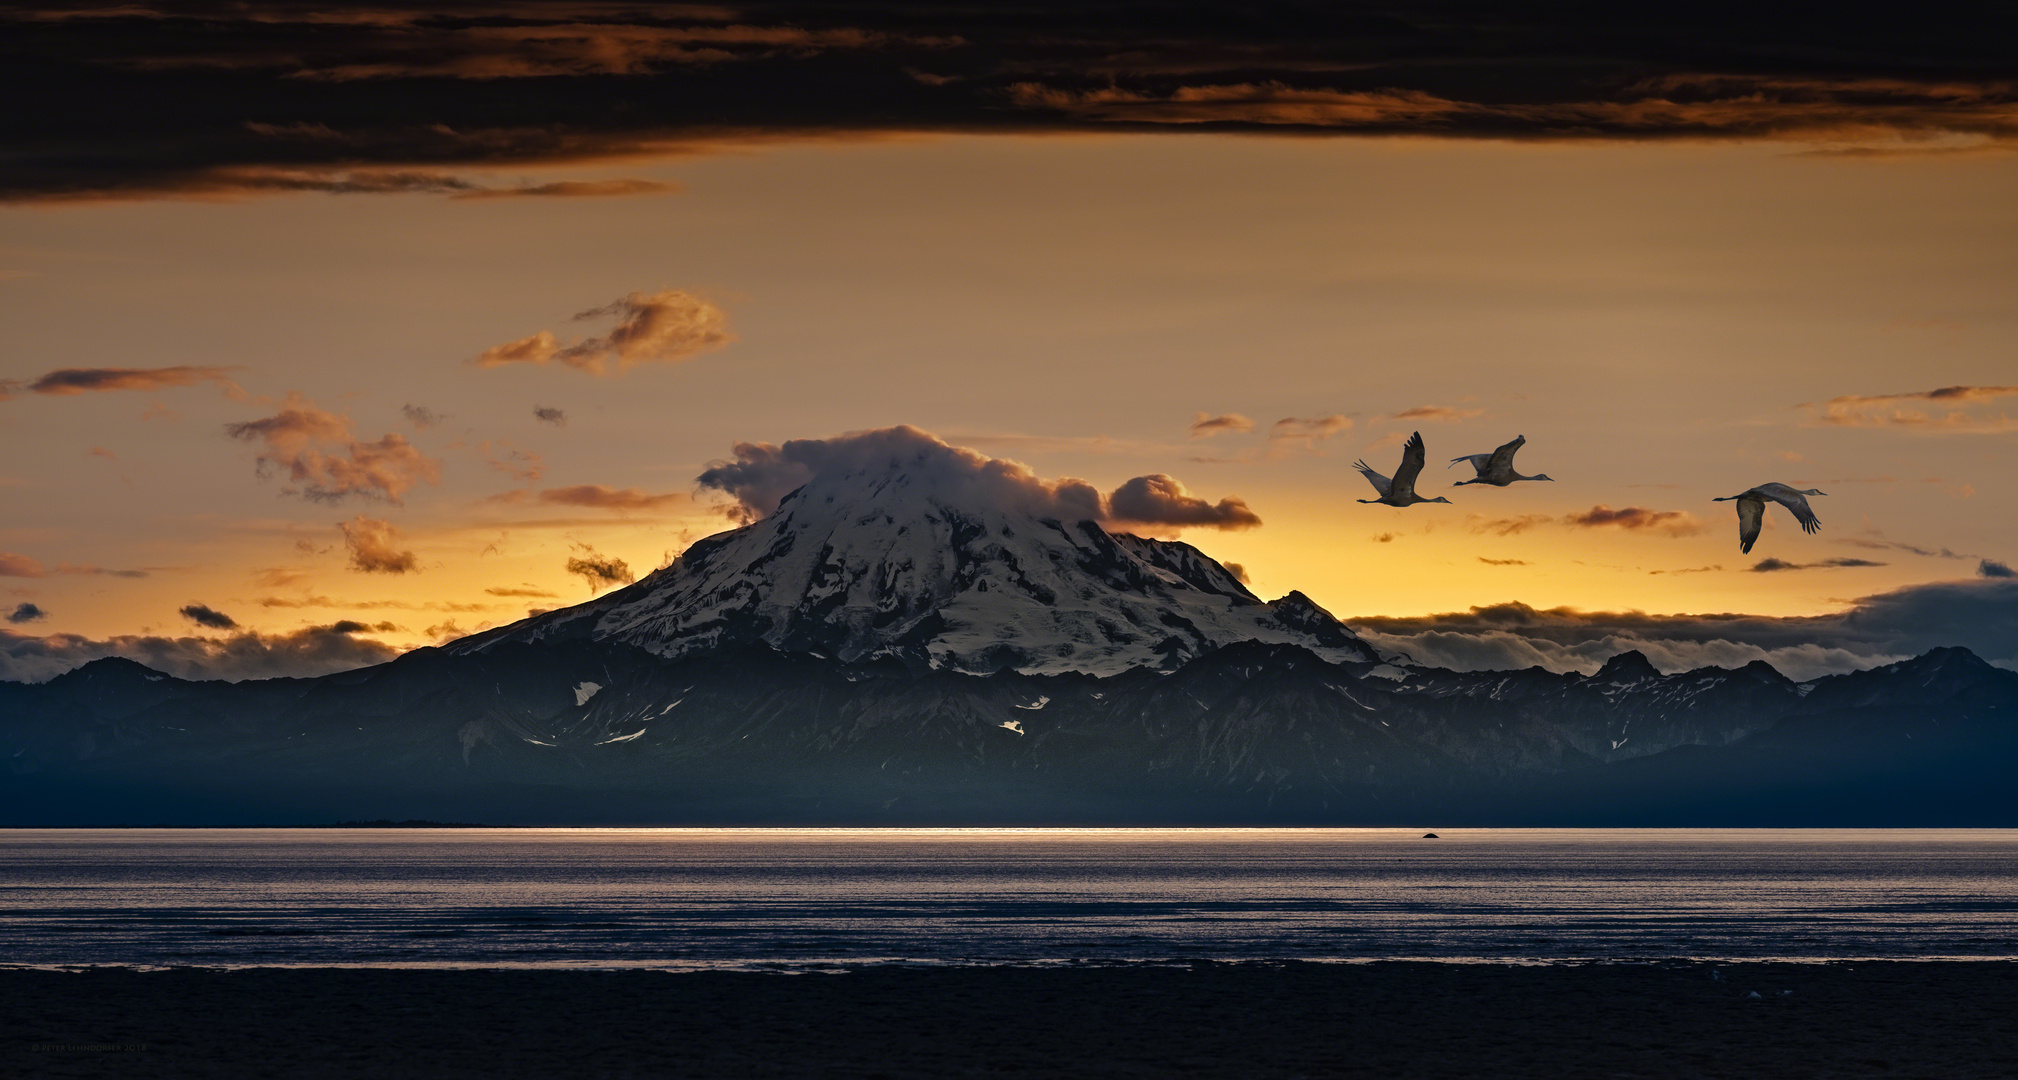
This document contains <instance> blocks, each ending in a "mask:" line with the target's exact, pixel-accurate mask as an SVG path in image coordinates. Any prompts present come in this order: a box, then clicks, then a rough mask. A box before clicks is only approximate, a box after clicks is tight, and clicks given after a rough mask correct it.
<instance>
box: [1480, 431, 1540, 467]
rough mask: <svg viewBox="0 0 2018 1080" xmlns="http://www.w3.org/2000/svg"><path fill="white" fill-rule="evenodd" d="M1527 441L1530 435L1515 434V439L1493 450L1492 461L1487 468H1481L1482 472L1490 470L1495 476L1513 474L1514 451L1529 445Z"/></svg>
mask: <svg viewBox="0 0 2018 1080" xmlns="http://www.w3.org/2000/svg"><path fill="white" fill-rule="evenodd" d="M1527 441H1528V437H1527V436H1525V435H1516V436H1514V441H1512V442H1510V443H1508V444H1506V445H1505V446H1502V447H1500V448H1499V449H1497V450H1495V451H1493V452H1492V461H1491V463H1490V464H1488V465H1487V466H1486V467H1485V468H1483V469H1480V470H1479V472H1481V473H1484V472H1490V473H1492V474H1493V475H1494V476H1510V475H1512V473H1513V456H1514V451H1516V450H1519V449H1520V448H1521V447H1523V446H1525V445H1527Z"/></svg>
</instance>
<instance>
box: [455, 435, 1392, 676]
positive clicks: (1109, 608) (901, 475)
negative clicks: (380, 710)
mask: <svg viewBox="0 0 2018 1080" xmlns="http://www.w3.org/2000/svg"><path fill="white" fill-rule="evenodd" d="M738 449H739V451H743V457H744V460H743V461H741V462H738V463H734V464H724V465H722V466H718V467H717V468H716V469H713V470H710V472H709V473H708V474H704V475H703V477H702V481H703V483H704V484H711V485H712V486H716V487H719V488H720V489H721V490H724V491H727V492H729V493H731V494H734V495H736V496H738V497H739V498H740V499H742V500H743V504H744V506H745V507H746V508H747V509H748V510H749V512H750V513H751V514H752V515H755V514H757V513H760V512H761V513H763V516H762V517H759V518H758V519H757V520H755V521H753V522H751V523H750V524H747V525H745V526H743V527H741V528H738V529H734V530H731V531H729V532H725V533H720V534H717V535H715V536H711V537H708V538H706V539H704V540H701V541H699V542H697V543H695V544H694V545H693V546H692V547H690V548H688V549H687V551H686V552H685V553H683V554H682V555H681V556H680V557H679V558H678V559H677V560H675V561H674V562H673V563H672V564H671V565H669V566H666V567H664V568H663V569H660V570H658V571H656V572H654V573H653V574H651V575H650V576H648V577H646V578H644V579H643V580H641V581H639V582H637V583H636V584H634V585H631V586H628V587H626V588H623V589H620V590H617V591H615V592H612V593H610V594H608V595H606V596H603V597H599V598H597V599H595V600H592V601H590V602H588V603H585V604H582V605H579V606H577V607H572V608H566V609H562V610H559V611H553V612H548V613H546V614H543V615H539V616H535V617H533V618H531V619H528V620H525V621H523V622H520V623H516V624H514V625H511V626H507V627H502V628H499V629H497V630H493V631H489V632H487V633H483V634H479V635H475V636H473V637H469V638H465V639H463V640H461V641H458V642H455V643H453V644H451V645H449V646H447V649H448V651H450V652H451V653H461V654H469V653H476V652H482V651H486V650H489V649H492V648H495V647H497V646H499V645H501V644H504V643H507V642H520V643H539V642H550V643H551V642H562V641H588V642H593V643H615V644H624V645H630V646H635V647H638V648H641V649H644V650H646V651H647V652H651V653H655V654H657V655H660V656H664V657H668V658H678V657H684V656H691V655H696V654H701V653H708V652H714V651H718V650H727V649H734V648H737V647H741V646H747V645H752V644H757V643H763V644H767V645H770V646H772V647H773V648H776V649H779V650H781V651H784V652H788V653H803V654H811V655H815V656H821V657H830V658H834V659H838V660H842V661H846V662H850V663H852V662H857V661H867V660H875V659H881V658H896V659H899V660H902V661H904V662H906V663H907V664H910V665H913V666H923V667H928V668H933V669H949V670H955V671H963V672H981V673H985V672H995V671H1001V670H1005V669H1014V670H1016V671H1020V672H1024V673H1026V674H1055V673H1063V672H1084V673H1089V674H1095V675H1109V674H1115V673H1118V672H1121V671H1125V670H1128V669H1131V668H1159V669H1166V670H1167V669H1172V668H1175V667H1177V666H1179V665H1181V664H1183V663H1185V662H1186V661H1188V660H1191V659H1193V658H1196V657H1198V656H1201V655H1204V654H1206V653H1209V652H1212V651H1213V650H1215V649H1218V648H1221V647H1223V646H1226V645H1230V644H1233V643H1235V642H1241V641H1260V642H1266V643H1272V644H1293V645H1299V646H1302V647H1304V648H1307V649H1309V650H1311V651H1312V652H1315V653H1317V654H1318V655H1319V656H1322V657H1324V658H1325V659H1327V660H1331V661H1333V662H1377V661H1378V660H1379V657H1378V656H1377V655H1376V654H1375V653H1374V651H1373V650H1372V649H1371V648H1370V647H1368V646H1367V645H1366V644H1365V643H1363V642H1362V641H1360V640H1359V638H1358V637H1357V636H1356V635H1354V634H1353V633H1352V632H1351V631H1350V630H1348V629H1347V628H1346V627H1345V626H1343V625H1342V624H1340V623H1339V621H1338V620H1337V619H1335V618H1333V617H1332V616H1331V615H1330V614H1329V613H1328V612H1325V611H1324V610H1323V609H1322V608H1320V607H1318V606H1317V605H1316V604H1314V603H1312V602H1311V601H1310V600H1309V599H1308V598H1307V597H1304V596H1303V595H1302V594H1300V593H1291V594H1289V595H1288V596H1285V597H1283V598H1282V599H1280V600H1277V601H1275V602H1274V603H1266V602H1263V601H1262V600H1261V599H1260V598H1259V597H1256V596H1255V595H1254V594H1253V593H1251V592H1249V591H1248V590H1247V588H1246V586H1244V585H1242V584H1241V582H1240V580H1239V579H1238V578H1237V577H1235V576H1234V574H1233V573H1232V572H1230V571H1228V570H1227V569H1226V567H1225V566H1223V565H1221V564H1220V563H1218V562H1216V561H1214V560H1213V559H1211V558H1210V557H1208V556H1206V555H1205V554H1204V553H1202V552H1200V551H1199V550H1198V549H1197V548H1194V547H1192V546H1191V545H1189V544H1184V543H1178V542H1175V541H1164V540H1153V539H1147V538H1144V537H1141V536H1136V535H1133V534H1131V533H1128V532H1124V531H1118V529H1117V531H1109V529H1108V528H1107V527H1106V526H1107V525H1108V524H1116V525H1118V524H1121V523H1126V522H1128V521H1145V520H1147V521H1150V522H1151V523H1157V522H1156V519H1155V518H1153V517H1151V516H1150V515H1151V514H1152V513H1153V512H1161V511H1162V510H1171V509H1174V510H1176V511H1178V512H1187V513H1191V514H1193V515H1194V516H1196V515H1210V514H1213V513H1222V514H1223V513H1226V512H1228V508H1231V512H1232V513H1237V514H1245V515H1246V516H1247V520H1245V521H1243V522H1241V523H1242V524H1252V523H1254V521H1256V520H1258V519H1253V517H1252V514H1251V513H1250V512H1248V511H1247V510H1246V507H1245V506H1244V505H1241V504H1239V503H1238V502H1237V501H1235V500H1223V501H1222V502H1221V503H1220V504H1219V506H1218V507H1217V508H1214V507H1211V506H1210V505H1209V504H1206V503H1204V502H1203V501H1202V500H1196V499H1190V498H1189V497H1188V496H1184V495H1182V494H1181V489H1177V488H1175V482H1174V481H1170V480H1169V478H1167V477H1145V478H1138V480H1135V481H1130V482H1129V483H1128V484H1127V485H1123V488H1122V489H1121V490H1118V491H1117V492H1116V493H1115V495H1114V496H1113V497H1112V498H1111V499H1109V498H1103V497H1102V496H1101V495H1100V494H1099V492H1098V491H1096V490H1095V489H1094V488H1093V487H1092V486H1091V485H1090V484H1087V483H1085V482H1084V481H1079V480H1060V481H1055V482H1046V481H1042V480H1039V479H1038V478H1037V477H1035V476H1034V475H1032V474H1031V473H1030V472H1029V471H1028V470H1027V469H1025V468H1023V467H1022V466H1020V465H1016V464H1014V463H1011V462H1006V461H1001V460H997V459H991V458H987V457H984V456H982V455H979V454H975V453H973V452H972V451H967V450H961V449H958V448H955V447H951V446H948V445H946V444H945V443H943V442H940V441H939V440H937V439H935V438H933V437H931V436H930V435H927V434H925V433H924V432H920V431H917V430H915V429H910V428H891V429H885V430H881V431H872V432H863V433H859V434H857V435H853V436H843V437H840V438H836V439H830V440H817V441H807V442H804V443H798V444H789V443H788V444H787V445H786V446H785V447H784V448H782V449H779V448H770V447H763V448H755V447H739V448H738ZM759 451H768V454H765V453H759ZM780 476H783V477H786V478H788V479H790V480H798V481H802V482H800V483H798V484H797V486H796V487H793V488H792V489H791V490H790V491H789V492H788V493H787V494H785V495H783V497H782V498H779V499H778V500H777V503H776V507H775V509H769V508H767V507H764V506H762V505H761V503H760V502H759V499H761V495H760V492H761V491H762V489H763V488H764V487H765V486H766V485H767V484H768V485H772V486H779V485H778V478H779V477H780ZM1158 491H1160V492H1162V493H1163V496H1164V503H1163V504H1162V506H1161V507H1160V508H1159V507H1156V506H1153V505H1152V506H1148V507H1145V506H1144V504H1145V503H1146V502H1147V501H1148V500H1147V499H1146V498H1145V493H1154V492H1158ZM1173 491H1175V492H1176V493H1175V494H1173ZM1131 492H1132V496H1131V497H1124V493H1131ZM762 501H764V502H768V501H769V500H768V499H762ZM1201 508H1202V509H1201ZM766 510H768V512H764V511H766ZM1166 520H1167V519H1166ZM1103 522H1104V524H1103Z"/></svg>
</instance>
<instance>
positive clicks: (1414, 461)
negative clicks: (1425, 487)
mask: <svg viewBox="0 0 2018 1080" xmlns="http://www.w3.org/2000/svg"><path fill="white" fill-rule="evenodd" d="M1424 456H1425V452H1424V450H1423V448H1422V432H1420V431H1418V432H1415V433H1414V434H1412V435H1410V436H1409V437H1408V441H1407V442H1405V443H1403V444H1402V447H1401V467H1400V468H1397V469H1396V470H1394V479H1393V480H1390V481H1389V482H1388V488H1387V494H1388V495H1389V497H1391V498H1396V499H1406V498H1408V497H1409V496H1411V495H1413V494H1415V478H1416V477H1417V476H1418V475H1420V474H1421V473H1422V462H1423V457H1424Z"/></svg>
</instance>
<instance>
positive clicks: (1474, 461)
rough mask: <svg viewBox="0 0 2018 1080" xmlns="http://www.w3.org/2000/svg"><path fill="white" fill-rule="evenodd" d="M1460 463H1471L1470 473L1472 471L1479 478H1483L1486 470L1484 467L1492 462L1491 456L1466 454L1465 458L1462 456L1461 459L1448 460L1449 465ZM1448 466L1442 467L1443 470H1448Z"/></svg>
mask: <svg viewBox="0 0 2018 1080" xmlns="http://www.w3.org/2000/svg"><path fill="white" fill-rule="evenodd" d="M1460 461H1469V462H1471V467H1472V471H1473V472H1476V473H1478V474H1479V475H1480V476H1484V475H1485V469H1486V466H1487V465H1488V464H1490V463H1491V462H1492V455H1491V454H1466V455H1465V456H1463V457H1454V458H1452V459H1450V465H1455V464H1457V463H1458V462H1460ZM1450 465H1445V466H1444V468H1446V469H1448V468H1450Z"/></svg>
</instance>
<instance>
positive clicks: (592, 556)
mask: <svg viewBox="0 0 2018 1080" xmlns="http://www.w3.org/2000/svg"><path fill="white" fill-rule="evenodd" d="M575 550H577V551H579V552H581V554H580V555H575V556H570V557H569V559H568V563H567V571H568V573H570V574H574V575H575V576H577V577H579V578H581V579H582V580H583V581H586V582H588V583H589V592H590V593H596V592H599V591H601V590H603V589H606V588H609V587H610V586H613V585H629V584H630V583H631V582H633V581H636V580H637V579H638V577H637V575H636V574H633V573H631V567H630V564H629V563H626V562H625V561H624V560H622V559H618V558H612V557H610V556H607V555H603V554H602V553H600V552H598V551H597V550H596V549H595V548H593V547H590V546H589V545H587V544H577V545H575Z"/></svg>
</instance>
